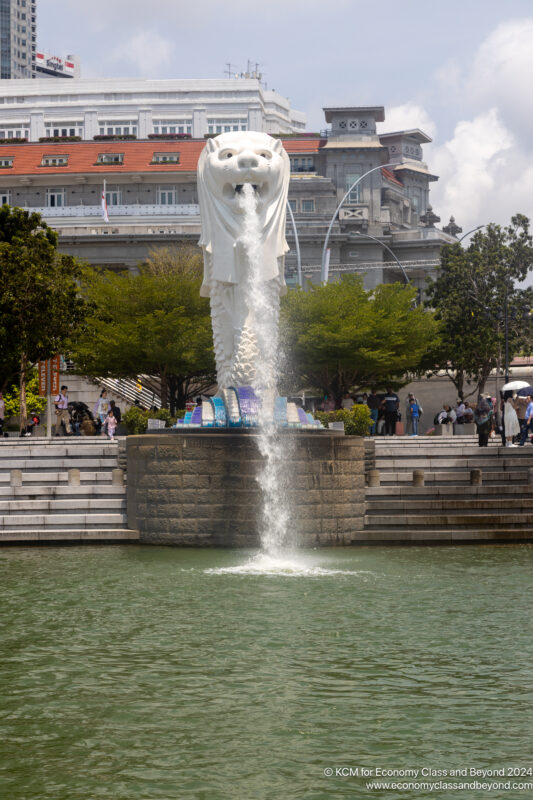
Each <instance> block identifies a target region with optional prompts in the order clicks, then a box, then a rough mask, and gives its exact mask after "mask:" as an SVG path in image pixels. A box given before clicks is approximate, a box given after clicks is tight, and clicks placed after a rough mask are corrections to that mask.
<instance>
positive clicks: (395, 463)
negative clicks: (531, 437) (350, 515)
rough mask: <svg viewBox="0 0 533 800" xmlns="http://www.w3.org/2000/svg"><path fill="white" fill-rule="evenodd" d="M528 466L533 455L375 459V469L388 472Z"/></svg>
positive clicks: (494, 468) (532, 462)
mask: <svg viewBox="0 0 533 800" xmlns="http://www.w3.org/2000/svg"><path fill="white" fill-rule="evenodd" d="M528 464H533V453H532V454H531V456H530V457H529V458H520V457H518V458H516V457H514V458H512V457H510V458H503V457H500V458H491V457H490V456H488V457H487V456H485V457H483V456H480V457H478V458H476V457H474V456H468V455H465V456H463V457H462V458H449V457H444V456H443V457H441V458H438V457H435V456H424V457H421V458H381V457H379V458H377V457H376V469H386V470H388V471H394V470H402V471H405V470H409V469H411V470H412V469H420V468H423V469H427V470H430V471H432V470H435V469H439V470H441V471H443V472H444V471H445V470H448V469H457V468H459V469H487V470H496V469H500V470H501V469H515V467H521V468H522V469H524V468H525V467H526V466H528Z"/></svg>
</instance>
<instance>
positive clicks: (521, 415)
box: [516, 395, 531, 447]
mask: <svg viewBox="0 0 533 800" xmlns="http://www.w3.org/2000/svg"><path fill="white" fill-rule="evenodd" d="M530 402H531V397H524V396H523V395H518V397H517V398H516V416H517V417H518V423H519V425H520V442H519V446H520V447H523V446H524V445H525V443H526V439H527V431H528V425H527V422H526V419H527V409H528V406H529V403H530Z"/></svg>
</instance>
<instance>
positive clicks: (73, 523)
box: [0, 513, 127, 531]
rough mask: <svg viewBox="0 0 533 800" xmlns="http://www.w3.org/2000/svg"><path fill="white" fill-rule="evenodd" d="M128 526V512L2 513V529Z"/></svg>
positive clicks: (0, 528)
mask: <svg viewBox="0 0 533 800" xmlns="http://www.w3.org/2000/svg"><path fill="white" fill-rule="evenodd" d="M126 526H127V519H126V514H121V513H119V514H117V513H104V514H97V513H94V514H68V513H64V514H9V515H7V514H2V515H0V531H7V530H20V529H22V528H24V529H26V530H39V529H47V528H57V529H66V528H77V529H82V528H85V529H89V528H95V529H96V528H105V527H109V528H115V529H117V528H122V527H124V528H125V527H126Z"/></svg>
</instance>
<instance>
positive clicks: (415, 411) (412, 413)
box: [408, 395, 420, 436]
mask: <svg viewBox="0 0 533 800" xmlns="http://www.w3.org/2000/svg"><path fill="white" fill-rule="evenodd" d="M410 397H411V402H410V403H409V406H408V408H409V417H410V418H411V427H412V430H413V432H412V433H411V434H410V436H418V421H419V419H420V406H419V404H418V402H417V400H416V398H415V396H414V395H410Z"/></svg>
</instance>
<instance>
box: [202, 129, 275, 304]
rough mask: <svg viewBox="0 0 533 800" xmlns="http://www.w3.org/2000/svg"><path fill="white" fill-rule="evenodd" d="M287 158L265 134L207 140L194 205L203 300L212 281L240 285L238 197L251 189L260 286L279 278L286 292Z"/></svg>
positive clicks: (240, 215)
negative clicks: (198, 225)
mask: <svg viewBox="0 0 533 800" xmlns="http://www.w3.org/2000/svg"><path fill="white" fill-rule="evenodd" d="M289 177H290V166H289V158H288V156H287V153H286V152H285V150H284V148H283V145H282V143H281V141H280V140H279V139H273V138H272V137H271V136H268V134H266V133H256V132H253V131H239V132H231V133H222V134H220V136H217V137H215V138H212V139H209V140H208V142H207V144H206V146H205V147H204V149H203V151H202V153H201V155H200V159H199V161H198V199H199V203H200V215H201V225H202V235H201V238H200V245H201V246H202V248H203V251H204V281H203V284H202V289H201V294H202V295H203V296H204V297H209V296H210V295H211V288H212V285H213V281H219V282H221V283H224V284H234V285H235V284H240V283H242V282H243V281H244V280H245V272H246V265H245V264H244V263H243V255H242V249H241V248H239V246H238V241H239V238H240V236H241V235H242V224H243V212H242V205H241V204H240V203H239V193H240V192H241V190H242V187H243V185H244V184H245V183H249V184H251V185H252V187H253V189H254V192H255V195H256V199H257V214H258V216H259V220H260V229H261V248H262V268H261V279H262V280H264V281H269V280H272V279H273V278H279V280H280V285H281V287H282V291H283V290H284V289H285V280H284V263H283V262H284V256H285V253H286V252H287V250H288V249H289V248H288V246H287V242H286V240H285V216H286V205H287V194H288V190H289Z"/></svg>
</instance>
